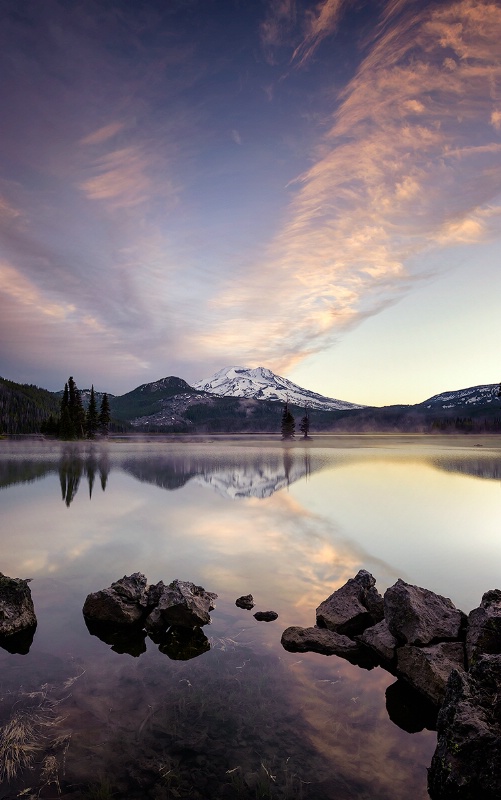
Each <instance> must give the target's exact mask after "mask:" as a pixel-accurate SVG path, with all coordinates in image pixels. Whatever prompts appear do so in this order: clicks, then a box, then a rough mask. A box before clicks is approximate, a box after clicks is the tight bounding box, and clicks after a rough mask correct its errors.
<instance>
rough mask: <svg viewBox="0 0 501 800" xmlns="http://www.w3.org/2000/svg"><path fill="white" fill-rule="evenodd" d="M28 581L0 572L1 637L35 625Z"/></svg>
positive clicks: (33, 627)
mask: <svg viewBox="0 0 501 800" xmlns="http://www.w3.org/2000/svg"><path fill="white" fill-rule="evenodd" d="M28 583H29V581H28V580H23V579H22V578H9V577H8V576H7V575H3V574H2V573H1V572H0V637H1V638H2V639H5V638H8V637H10V636H13V635H14V634H18V633H21V632H22V631H26V630H29V629H33V630H34V629H35V627H36V624H37V618H36V615H35V608H34V606H33V600H32V597H31V590H30V587H29V586H28ZM6 649H8V647H7V648H6ZM28 649H29V648H28Z"/></svg>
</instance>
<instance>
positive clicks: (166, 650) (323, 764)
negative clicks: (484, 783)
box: [0, 435, 501, 800]
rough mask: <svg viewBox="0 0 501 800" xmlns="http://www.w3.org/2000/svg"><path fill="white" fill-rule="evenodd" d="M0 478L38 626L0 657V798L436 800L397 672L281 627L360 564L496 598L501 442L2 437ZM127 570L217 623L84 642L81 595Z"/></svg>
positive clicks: (5, 516)
mask: <svg viewBox="0 0 501 800" xmlns="http://www.w3.org/2000/svg"><path fill="white" fill-rule="evenodd" d="M0 487H1V492H0V519H1V534H0V536H1V539H0V541H1V559H0V570H1V572H3V573H4V574H5V575H9V576H11V577H21V578H31V579H32V582H31V584H30V587H31V591H32V596H33V600H34V604H35V610H36V614H37V618H38V626H37V629H36V632H35V635H34V637H33V641H32V642H31V641H28V642H25V643H24V644H22V645H21V646H19V647H18V648H17V649H18V650H21V651H22V650H23V649H24V652H8V650H7V649H5V647H4V648H2V649H0V725H2V738H1V740H0V755H1V756H2V758H3V765H2V766H0V769H2V770H3V778H4V780H3V782H2V784H1V788H0V798H14V797H41V798H55V797H72V798H76V799H77V800H78V799H79V798H95V800H97V799H99V798H100V799H101V800H105V799H106V798H111V797H114V798H153V799H154V800H163V799H164V798H192V800H202V799H203V800H211V799H212V798H304V799H305V800H310V799H311V800H313V798H314V799H315V800H334V798H335V800H348V799H349V798H357V799H358V798H362V799H366V800H400V799H401V800H404V798H405V800H407V799H408V798H409V797H412V798H413V800H420V798H426V797H427V796H428V795H427V790H426V770H427V767H428V766H429V764H430V761H431V757H432V754H433V751H434V749H435V743H436V734H435V733H434V732H433V731H432V730H427V729H426V727H425V728H424V729H423V730H417V729H418V728H419V727H422V724H423V723H422V721H421V722H420V721H419V719H416V718H415V715H414V713H413V711H412V708H411V709H410V710H409V708H408V705H409V703H410V702H411V701H410V700H409V699H408V698H406V696H405V695H401V694H399V692H398V690H397V689H395V688H391V689H389V690H388V687H393V685H394V684H395V679H394V678H393V677H392V676H391V675H389V674H388V673H387V672H385V671H383V670H382V669H380V668H376V669H373V670H371V671H367V670H362V669H360V668H358V667H356V666H353V665H351V664H349V663H348V662H346V661H344V660H341V659H339V658H337V657H335V656H331V657H325V656H321V655H318V654H314V653H306V654H294V653H288V652H286V651H285V650H284V649H283V648H282V646H281V644H280V638H281V634H282V632H283V631H284V629H285V628H286V627H288V626H290V625H301V626H305V627H306V626H311V625H313V624H314V622H315V609H316V607H317V606H318V605H319V603H320V602H321V601H322V600H324V599H325V598H326V597H328V596H329V595H330V594H331V593H332V592H333V591H334V590H335V589H336V588H339V586H341V585H342V584H344V583H345V582H346V580H348V579H349V578H350V577H353V576H354V575H355V574H356V573H357V572H358V570H359V569H366V570H368V571H369V572H371V573H372V574H373V575H374V577H375V578H376V586H377V588H378V589H379V591H380V592H381V594H383V593H384V591H385V589H386V588H387V587H388V586H390V585H392V584H393V583H395V581H396V580H397V579H398V578H402V579H404V580H405V581H408V582H409V583H413V584H417V585H419V586H423V587H426V588H428V589H432V590H433V591H435V592H437V593H439V594H442V595H445V596H447V597H450V598H451V599H452V601H453V602H454V603H455V604H456V606H457V607H459V608H461V609H462V610H463V611H465V612H469V611H470V610H471V609H472V608H474V607H476V606H477V605H478V604H479V603H480V600H481V597H482V594H483V593H484V592H485V591H487V590H488V589H494V588H500V586H501V581H500V576H499V564H500V563H501V536H500V535H499V520H500V507H501V492H500V488H501V438H496V437H471V438H470V437H465V438H459V439H458V438H452V437H451V438H450V439H449V438H445V437H441V438H438V437H437V438H434V437H425V436H406V437H397V436H393V437H392V436H369V435H367V436H331V437H328V436H323V437H318V438H313V439H312V441H311V442H307V443H304V442H302V441H301V440H299V439H298V440H296V441H294V442H291V443H287V444H284V443H282V442H280V441H279V440H276V439H275V440H273V439H272V438H269V437H268V438H267V439H266V438H260V437H258V436H247V437H240V438H239V437H235V438H231V437H218V438H210V437H207V438H205V439H204V438H203V437H202V438H200V439H199V440H196V441H189V440H187V441H183V440H182V439H172V440H162V439H152V440H151V441H147V440H144V441H140V440H132V439H131V440H128V439H124V440H123V441H121V440H117V441H109V442H103V443H98V442H96V443H80V444H70V443H60V442H50V441H45V442H44V441H40V442H36V441H30V440H27V441H12V440H11V441H9V440H3V441H0ZM133 572H142V573H144V575H145V576H146V577H147V579H148V582H150V583H156V582H157V581H160V580H163V581H164V582H165V583H169V582H170V581H172V580H173V579H174V578H180V579H182V580H188V581H193V582H194V583H195V584H199V585H202V586H203V587H205V589H206V590H207V591H211V592H216V593H217V594H218V599H217V600H216V608H215V610H214V611H213V612H212V613H211V617H212V624H211V625H210V626H206V627H204V628H203V629H202V632H200V633H199V634H198V635H195V636H193V637H189V636H188V637H184V638H183V636H181V637H180V638H179V637H177V634H176V635H175V636H174V635H173V636H171V638H170V639H169V640H168V641H167V640H166V641H164V642H160V643H158V642H157V643H155V642H154V641H152V640H151V639H150V638H148V637H146V638H145V637H144V636H142V637H141V636H140V637H136V639H135V640H133V641H124V640H123V639H120V638H116V639H110V640H109V641H104V640H103V639H102V638H99V636H96V635H92V634H91V633H90V631H89V630H88V628H87V626H86V624H85V621H84V618H83V615H82V606H83V603H84V600H85V598H86V596H87V594H88V593H90V592H94V591H97V590H98V589H102V588H104V587H107V586H109V585H110V584H111V583H112V582H113V581H115V580H117V579H118V578H121V577H122V576H123V575H130V574H131V573H133ZM249 593H251V594H252V595H253V596H254V602H255V604H256V605H255V608H254V609H253V610H252V611H247V610H243V609H240V608H238V607H236V605H235V600H236V599H237V598H238V597H239V596H241V595H245V594H249ZM269 610H273V611H276V612H277V613H278V619H277V620H276V621H274V622H257V621H256V620H255V618H254V616H253V614H254V612H255V611H269ZM10 649H11V650H12V649H14V650H15V649H16V648H15V647H10ZM387 690H388V691H387ZM410 731H416V732H412V733H411V732H410ZM16 737H17V739H16ZM13 741H14V742H18V743H19V746H18V748H17V751H16V752H17V755H16V756H14V755H13V752H14V749H15V748H13V747H12V742H13ZM9 742H10V749H9ZM16 758H17V763H16ZM7 778H10V780H7Z"/></svg>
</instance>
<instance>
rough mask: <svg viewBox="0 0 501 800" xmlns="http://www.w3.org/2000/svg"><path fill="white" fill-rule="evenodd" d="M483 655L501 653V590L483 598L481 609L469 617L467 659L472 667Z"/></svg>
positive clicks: (495, 590)
mask: <svg viewBox="0 0 501 800" xmlns="http://www.w3.org/2000/svg"><path fill="white" fill-rule="evenodd" d="M482 653H494V654H495V653H501V590H499V589H493V590H491V591H490V592H486V593H485V594H484V596H483V597H482V601H481V603H480V606H479V608H474V609H473V611H471V612H470V614H469V615H468V628H467V631H466V659H467V663H468V665H469V666H471V665H472V664H473V663H474V661H475V659H476V658H477V656H478V655H479V654H482Z"/></svg>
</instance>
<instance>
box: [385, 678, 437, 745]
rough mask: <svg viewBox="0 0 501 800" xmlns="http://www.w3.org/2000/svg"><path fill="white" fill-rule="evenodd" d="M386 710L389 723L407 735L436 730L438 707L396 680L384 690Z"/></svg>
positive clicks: (402, 682) (406, 684)
mask: <svg viewBox="0 0 501 800" xmlns="http://www.w3.org/2000/svg"><path fill="white" fill-rule="evenodd" d="M385 695H386V710H387V712H388V716H389V718H390V719H391V721H392V722H393V723H394V724H395V725H398V727H399V728H401V729H402V730H403V731H406V732H407V733H419V732H420V731H423V730H425V729H426V730H428V731H436V730H437V716H438V707H437V706H434V705H433V704H432V703H430V702H429V701H428V700H427V699H426V698H425V697H423V696H422V695H421V694H419V693H418V692H416V690H415V689H413V688H412V686H409V684H408V683H406V682H405V681H402V680H397V681H395V683H392V684H391V685H390V686H388V688H387V689H386V693H385Z"/></svg>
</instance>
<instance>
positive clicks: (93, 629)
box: [84, 618, 146, 658]
mask: <svg viewBox="0 0 501 800" xmlns="http://www.w3.org/2000/svg"><path fill="white" fill-rule="evenodd" d="M84 619H85V624H86V625H87V630H88V631H89V633H90V634H91V635H92V636H96V637H97V638H98V639H100V640H101V641H102V642H104V643H105V644H109V645H110V646H111V649H112V650H113V652H115V653H119V654H120V655H122V654H124V653H128V655H130V656H133V657H134V658H138V657H139V656H140V655H141V654H142V653H146V631H145V630H143V628H142V627H141V626H132V625H110V624H109V623H104V622H95V621H93V620H89V619H86V618H84Z"/></svg>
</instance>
